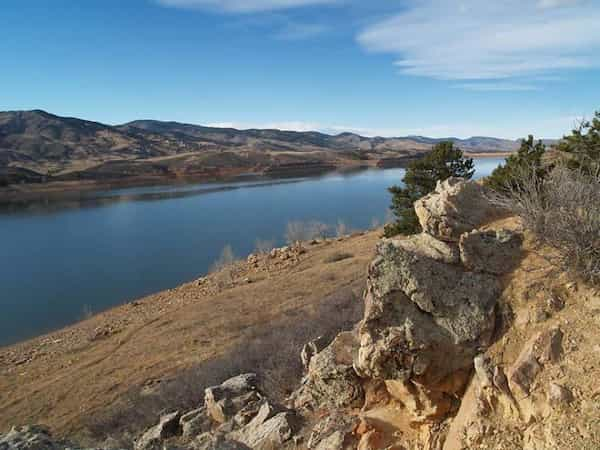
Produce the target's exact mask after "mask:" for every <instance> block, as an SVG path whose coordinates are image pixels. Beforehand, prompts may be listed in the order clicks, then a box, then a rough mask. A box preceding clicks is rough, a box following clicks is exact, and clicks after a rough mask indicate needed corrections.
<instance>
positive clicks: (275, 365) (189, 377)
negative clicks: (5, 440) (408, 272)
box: [87, 288, 363, 443]
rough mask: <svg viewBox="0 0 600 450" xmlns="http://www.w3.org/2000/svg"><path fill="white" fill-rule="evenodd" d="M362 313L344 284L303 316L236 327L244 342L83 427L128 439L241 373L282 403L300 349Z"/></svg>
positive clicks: (297, 368)
mask: <svg viewBox="0 0 600 450" xmlns="http://www.w3.org/2000/svg"><path fill="white" fill-rule="evenodd" d="M362 313H363V302H362V301H360V299H359V297H358V294H357V293H356V292H354V291H353V290H352V289H350V288H345V289H342V290H340V291H339V292H337V293H335V294H333V295H331V296H328V297H327V298H324V299H323V300H322V301H321V302H319V303H318V304H316V305H315V307H314V308H313V310H312V311H310V312H309V313H308V317H306V318H305V320H294V317H281V318H280V319H279V320H277V321H276V322H272V321H270V320H266V321H265V324H264V326H262V327H257V328H251V329H246V330H241V332H242V333H243V334H244V336H245V338H244V343H245V344H244V345H242V346H239V347H237V348H235V349H233V350H231V351H230V352H228V353H225V354H223V355H221V356H220V357H219V358H215V359H212V360H210V361H206V362H204V363H202V364H199V365H197V366H195V367H191V368H189V369H186V370H183V371H180V372H179V373H178V374H177V375H176V376H175V377H173V378H171V379H169V380H167V381H165V382H164V383H160V384H158V385H157V386H156V387H155V388H154V389H152V390H151V392H150V393H149V392H145V391H144V388H142V389H133V390H132V391H131V392H130V393H129V394H128V395H127V396H125V397H124V398H123V399H122V400H120V401H119V403H118V404H117V405H114V408H113V410H112V411H110V413H106V414H102V413H98V414H95V415H94V416H93V417H89V419H88V423H87V427H88V429H89V430H90V432H91V434H92V436H93V437H94V439H95V440H97V441H98V440H104V439H106V438H109V437H110V439H111V440H114V441H115V442H117V443H121V442H122V443H127V442H128V441H129V442H130V441H131V439H132V437H134V436H135V433H136V432H137V431H138V430H140V429H143V428H145V427H148V426H149V425H151V424H152V423H153V422H154V421H155V420H156V416H157V415H159V414H160V413H161V412H163V411H165V410H169V409H171V410H172V409H173V408H179V409H182V410H185V409H192V408H196V407H197V405H198V404H199V403H201V401H202V398H203V394H204V389H205V388H207V387H209V386H212V385H215V384H219V383H221V382H223V381H224V380H226V379H228V378H230V377H232V376H235V375H238V374H240V373H244V372H255V373H257V374H258V375H259V378H260V379H261V380H262V383H263V385H264V386H263V387H264V389H265V391H266V392H269V394H270V395H272V396H273V398H274V399H275V400H277V401H281V402H283V401H284V400H285V398H286V397H287V396H289V394H290V393H291V392H292V390H293V389H294V388H296V387H297V383H298V381H299V380H300V379H301V377H302V371H303V367H302V363H301V360H300V351H301V349H302V347H303V346H304V344H306V343H307V342H309V341H310V340H312V339H315V338H317V337H319V336H323V338H324V339H325V340H326V341H327V342H328V341H331V340H332V339H333V338H334V337H335V336H336V334H337V333H338V332H340V331H343V330H349V329H351V328H352V326H353V325H354V324H355V323H356V322H357V321H358V320H360V318H361V317H362ZM282 343H285V345H282Z"/></svg>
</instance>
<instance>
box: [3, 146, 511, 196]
mask: <svg viewBox="0 0 600 450" xmlns="http://www.w3.org/2000/svg"><path fill="white" fill-rule="evenodd" d="M513 153H514V152H483V153H469V152H465V156H468V157H470V158H499V157H500V158H505V157H508V156H510V155H511V154H513ZM412 160H413V158H407V159H406V160H404V161H401V162H393V163H387V164H386V162H385V160H372V161H362V162H360V163H357V164H343V165H336V166H332V167H326V168H316V169H315V168H304V169H303V168H297V169H296V170H294V171H293V172H285V173H278V172H265V171H256V172H253V171H247V170H243V169H231V170H230V171H229V173H226V174H222V175H219V176H207V175H205V174H203V175H189V176H177V177H172V176H164V175H162V176H131V177H127V178H121V179H110V180H80V181H51V182H47V183H26V184H19V185H9V186H8V187H0V207H3V206H4V207H9V208H10V207H14V206H17V207H18V206H19V205H20V204H23V203H30V202H47V201H48V202H49V201H61V200H62V201H69V200H80V199H82V198H84V197H86V196H87V195H89V194H91V193H94V192H104V191H112V190H118V189H128V188H137V187H160V186H165V187H168V186H186V185H193V184H210V183H234V182H240V181H266V180H285V179H290V178H303V177H317V176H323V175H327V174H333V173H345V172H348V171H360V170H369V169H380V170H383V169H392V168H402V167H406V166H407V164H408V163H409V162H410V161H412Z"/></svg>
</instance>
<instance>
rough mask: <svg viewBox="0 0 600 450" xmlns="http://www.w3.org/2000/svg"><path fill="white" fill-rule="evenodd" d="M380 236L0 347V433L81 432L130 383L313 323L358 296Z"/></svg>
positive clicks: (313, 251)
mask: <svg viewBox="0 0 600 450" xmlns="http://www.w3.org/2000/svg"><path fill="white" fill-rule="evenodd" d="M380 234H381V232H380V231H379V232H377V231H372V232H368V233H364V234H359V235H355V236H352V237H347V238H345V239H343V240H328V241H322V242H319V243H313V244H312V245H309V244H306V246H305V248H306V251H305V252H304V253H303V254H301V255H299V256H298V259H297V260H295V259H294V260H286V261H283V260H282V261H279V259H276V260H275V262H274V263H272V264H270V265H269V267H265V268H262V269H261V270H258V269H254V268H252V267H250V265H249V264H247V263H246V262H244V263H240V264H239V265H238V266H237V269H236V270H235V271H233V270H231V271H227V270H225V271H224V272H220V273H216V274H214V275H211V276H209V277H208V278H207V279H206V280H204V281H203V282H201V283H198V282H191V283H188V284H185V285H182V286H180V287H177V288H175V289H171V290H168V291H164V292H160V293H157V294H155V295H151V296H149V297H146V298H144V299H141V300H138V301H134V302H132V303H129V304H126V305H123V306H120V307H117V308H115V309H112V310H109V311H107V312H105V313H101V314H99V315H97V316H94V317H92V318H90V319H88V320H86V321H84V322H81V323H78V324H76V325H74V326H71V327H69V328H66V329H63V330H60V331H57V332H55V333H51V334H48V335H45V336H42V337H39V338H36V339H33V340H30V341H27V342H24V343H21V344H17V345H14V346H11V347H6V348H2V349H0V432H1V431H4V430H8V429H9V428H10V427H11V426H13V425H21V424H29V423H39V424H43V425H47V426H49V427H50V429H51V430H52V431H53V432H55V433H56V434H58V435H66V434H69V435H77V434H80V433H81V432H82V429H83V428H84V426H85V423H87V422H88V421H89V419H90V418H91V417H93V416H94V415H97V414H102V415H104V416H106V415H107V414H108V415H110V409H111V408H112V407H113V406H114V405H115V402H117V401H118V399H119V398H120V397H123V396H125V395H126V394H128V393H129V392H131V391H132V390H133V389H138V388H140V387H143V386H148V385H151V384H152V383H156V382H157V381H160V380H164V379H168V378H169V377H172V376H174V375H175V374H177V373H178V372H180V371H182V370H184V369H186V368H190V367H194V366H197V365H198V364H201V363H203V362H206V361H210V360H214V359H215V358H219V357H225V356H226V355H227V354H229V353H230V352H234V351H236V350H239V348H243V347H244V346H245V345H247V340H248V339H249V336H260V334H261V333H262V332H264V330H265V329H267V328H272V327H274V326H276V325H277V326H285V327H294V326H296V325H297V324H301V323H306V322H307V321H310V320H313V319H312V318H313V316H315V314H317V315H318V314H319V311H320V309H319V308H320V305H321V304H322V303H324V302H327V301H329V299H331V298H335V294H336V292H340V291H341V290H343V289H350V290H352V291H353V292H354V295H353V296H350V297H348V301H356V302H362V300H361V294H362V289H363V288H364V285H365V278H366V266H367V264H368V262H369V261H370V260H371V258H372V256H373V252H374V246H375V243H376V241H377V239H378V238H379V236H380ZM338 301H339V299H338ZM82 302H83V300H82ZM336 307H337V306H336ZM353 320H354V319H353ZM277 345H279V346H280V349H283V348H285V346H286V342H280V343H278V344H277Z"/></svg>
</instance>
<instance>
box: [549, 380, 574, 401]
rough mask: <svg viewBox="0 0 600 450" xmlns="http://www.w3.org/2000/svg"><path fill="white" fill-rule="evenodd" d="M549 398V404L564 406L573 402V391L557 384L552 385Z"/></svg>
mask: <svg viewBox="0 0 600 450" xmlns="http://www.w3.org/2000/svg"><path fill="white" fill-rule="evenodd" d="M547 397H548V402H550V403H551V404H553V405H564V404H567V403H570V402H572V401H573V394H572V393H571V391H570V390H569V389H567V388H566V387H564V386H561V385H560V384H557V383H550V386H549V387H548V396H547Z"/></svg>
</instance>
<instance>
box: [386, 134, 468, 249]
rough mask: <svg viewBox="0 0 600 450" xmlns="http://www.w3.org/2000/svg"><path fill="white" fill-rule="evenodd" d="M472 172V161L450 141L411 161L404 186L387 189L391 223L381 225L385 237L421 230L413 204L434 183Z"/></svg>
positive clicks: (430, 189) (429, 190)
mask: <svg viewBox="0 0 600 450" xmlns="http://www.w3.org/2000/svg"><path fill="white" fill-rule="evenodd" d="M474 173H475V169H474V165H473V160H472V159H471V158H465V157H464V155H463V152H462V150H461V149H460V148H458V147H454V144H453V143H452V142H441V143H439V144H437V145H435V146H434V147H433V150H432V151H431V152H430V153H428V154H427V155H426V156H425V157H423V158H421V159H419V160H417V161H414V162H412V163H411V164H410V165H409V167H408V169H407V170H406V175H405V176H404V178H403V180H402V181H403V183H404V186H392V187H390V188H389V191H390V193H391V194H392V206H391V210H392V212H393V213H394V215H395V216H396V221H395V222H394V223H391V224H388V225H386V227H385V235H386V237H392V236H395V235H397V234H415V233H418V232H419V231H421V227H420V225H419V221H418V220H417V215H416V214H415V210H414V207H413V205H414V203H415V202H416V201H417V200H418V199H420V198H421V197H423V196H425V195H427V194H429V193H430V192H432V191H433V190H434V189H435V186H436V183H437V182H438V181H441V180H445V179H447V178H450V177H462V178H466V179H470V178H472V177H473V174H474Z"/></svg>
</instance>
